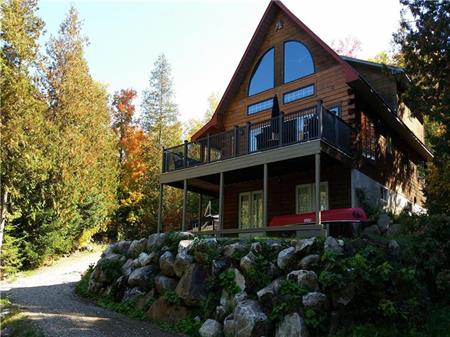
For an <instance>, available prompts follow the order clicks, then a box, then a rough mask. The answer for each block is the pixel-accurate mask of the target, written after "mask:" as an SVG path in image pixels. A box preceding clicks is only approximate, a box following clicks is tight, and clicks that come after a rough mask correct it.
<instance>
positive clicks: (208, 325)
mask: <svg viewBox="0 0 450 337" xmlns="http://www.w3.org/2000/svg"><path fill="white" fill-rule="evenodd" d="M222 330H223V329H222V324H220V323H219V322H217V321H216V320H214V319H207V320H206V321H205V323H203V325H202V326H201V327H200V329H199V330H198V332H199V334H200V336H201V337H222V336H223V332H222Z"/></svg>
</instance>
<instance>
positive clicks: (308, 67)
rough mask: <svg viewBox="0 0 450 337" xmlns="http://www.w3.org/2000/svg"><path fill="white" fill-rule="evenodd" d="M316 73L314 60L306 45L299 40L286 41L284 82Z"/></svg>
mask: <svg viewBox="0 0 450 337" xmlns="http://www.w3.org/2000/svg"><path fill="white" fill-rule="evenodd" d="M311 74H314V62H313V59H312V56H311V53H310V52H309V50H308V48H306V47H305V45H304V44H303V43H301V42H298V41H287V42H285V43H284V83H288V82H291V81H294V80H297V79H299V78H302V77H305V76H308V75H311Z"/></svg>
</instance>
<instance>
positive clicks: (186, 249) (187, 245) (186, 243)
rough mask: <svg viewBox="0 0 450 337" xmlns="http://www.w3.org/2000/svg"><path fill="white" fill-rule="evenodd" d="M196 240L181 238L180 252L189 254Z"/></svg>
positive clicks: (179, 243)
mask: <svg viewBox="0 0 450 337" xmlns="http://www.w3.org/2000/svg"><path fill="white" fill-rule="evenodd" d="M193 244H194V240H180V242H178V254H189V253H190V251H191V248H192V245H193Z"/></svg>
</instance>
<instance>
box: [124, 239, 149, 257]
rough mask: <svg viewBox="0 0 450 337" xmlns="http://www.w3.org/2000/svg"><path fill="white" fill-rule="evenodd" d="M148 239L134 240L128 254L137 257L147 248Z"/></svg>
mask: <svg viewBox="0 0 450 337" xmlns="http://www.w3.org/2000/svg"><path fill="white" fill-rule="evenodd" d="M145 244H146V240H145V239H141V240H133V242H131V244H130V248H128V251H127V256H128V257H131V258H133V259H135V258H137V257H138V256H139V254H140V253H142V252H143V251H144V249H145Z"/></svg>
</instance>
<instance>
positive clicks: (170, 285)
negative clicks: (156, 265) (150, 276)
mask: <svg viewBox="0 0 450 337" xmlns="http://www.w3.org/2000/svg"><path fill="white" fill-rule="evenodd" d="M177 283H178V282H177V280H175V279H173V278H170V277H167V276H164V275H158V276H156V277H155V290H156V292H157V293H158V294H160V295H162V294H164V293H165V292H166V291H168V290H175V288H176V287H177Z"/></svg>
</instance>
